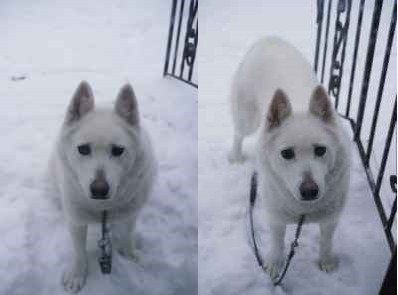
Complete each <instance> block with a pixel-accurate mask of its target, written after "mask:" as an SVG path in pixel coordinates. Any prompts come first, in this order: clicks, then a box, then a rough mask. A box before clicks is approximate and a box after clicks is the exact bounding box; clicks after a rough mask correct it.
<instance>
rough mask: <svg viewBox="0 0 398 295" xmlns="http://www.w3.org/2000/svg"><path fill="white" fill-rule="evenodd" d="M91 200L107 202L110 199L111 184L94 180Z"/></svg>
mask: <svg viewBox="0 0 398 295" xmlns="http://www.w3.org/2000/svg"><path fill="white" fill-rule="evenodd" d="M90 191H91V198H93V199H97V200H106V199H108V198H109V195H108V193H109V184H108V183H107V182H106V181H105V180H99V179H96V180H94V181H93V182H92V183H91V185H90Z"/></svg>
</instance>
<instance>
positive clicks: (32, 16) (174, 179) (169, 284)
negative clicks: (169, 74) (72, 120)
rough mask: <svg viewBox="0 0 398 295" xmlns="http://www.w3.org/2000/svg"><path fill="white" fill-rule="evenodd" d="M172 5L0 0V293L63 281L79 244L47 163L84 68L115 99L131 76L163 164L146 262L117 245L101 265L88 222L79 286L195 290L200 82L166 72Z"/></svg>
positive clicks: (36, 290) (44, 289) (98, 290)
mask: <svg viewBox="0 0 398 295" xmlns="http://www.w3.org/2000/svg"><path fill="white" fill-rule="evenodd" d="M169 15H170V3H169V1H127V0H117V1H112V4H110V2H109V1H91V0H90V1H77V0H71V1H52V0H51V1H50V0H41V1H23V0H18V1H1V4H0V19H1V20H0V35H1V36H2V37H1V42H0V97H1V101H2V107H1V108H0V118H1V119H0V122H1V125H0V128H1V133H2V145H1V152H0V163H1V166H0V183H1V186H0V232H1V233H2V234H1V243H0V265H1V268H0V278H1V279H0V281H1V283H0V294H10V295H13V294H21V295H24V294H49V295H53V294H65V293H66V292H64V291H63V289H62V286H61V274H62V272H63V270H64V267H65V266H66V263H67V262H68V260H70V257H71V246H70V241H69V237H68V234H67V232H66V228H65V224H64V219H63V216H62V212H61V211H59V210H58V209H57V208H55V207H54V206H53V203H52V202H51V199H52V198H53V197H54V196H53V195H51V193H52V191H51V190H49V188H48V180H47V178H46V170H47V163H48V159H49V155H50V152H51V150H52V147H53V144H54V140H55V137H56V134H57V132H58V130H59V127H60V124H61V122H62V120H63V116H64V113H65V110H66V106H67V105H68V103H69V100H70V98H71V95H72V93H73V91H74V90H75V88H76V87H77V85H78V83H79V82H80V81H81V80H82V79H85V80H87V81H89V82H90V83H91V85H92V87H93V89H94V94H95V96H96V99H97V102H99V103H98V104H100V105H105V106H108V107H112V105H113V101H114V99H115V98H116V94H117V92H118V90H119V88H120V87H121V85H122V84H123V83H125V82H127V81H130V82H131V83H132V85H133V87H134V88H135V91H136V94H137V97H138V101H139V107H140V112H141V116H142V122H143V124H144V126H145V127H146V128H147V130H148V132H149V133H150V135H151V138H152V142H153V145H154V149H155V153H156V157H157V159H158V166H159V170H158V180H157V183H156V186H155V188H154V192H153V194H152V196H151V199H150V201H149V203H148V205H147V206H146V207H145V209H144V210H143V212H142V214H141V215H140V218H139V220H138V224H137V237H138V241H137V242H138V249H139V252H138V254H139V256H140V258H141V260H140V262H139V263H138V264H134V263H132V262H129V261H126V260H125V259H123V258H122V257H121V256H119V255H118V254H116V253H115V254H114V257H113V259H114V261H113V271H112V274H111V275H109V276H105V275H102V274H101V273H100V270H99V266H98V263H97V255H96V250H97V249H96V243H97V240H98V238H99V227H96V226H93V227H91V228H90V230H89V238H88V253H89V275H88V279H87V283H86V286H85V287H84V288H83V289H82V291H81V293H80V294H162V295H167V294H170V295H171V294H183V295H185V294H195V293H196V290H197V101H196V97H197V90H196V89H194V88H192V87H190V86H187V85H185V84H183V83H181V82H178V81H176V80H171V79H163V78H162V77H161V73H162V69H163V68H162V66H163V60H164V54H165V45H166V38H167V28H168V21H169ZM21 76H25V77H26V79H24V80H20V81H12V80H11V77H21Z"/></svg>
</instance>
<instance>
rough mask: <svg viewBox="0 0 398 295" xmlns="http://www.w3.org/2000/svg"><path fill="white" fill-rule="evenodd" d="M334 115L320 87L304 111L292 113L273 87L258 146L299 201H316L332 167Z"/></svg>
mask: <svg viewBox="0 0 398 295" xmlns="http://www.w3.org/2000/svg"><path fill="white" fill-rule="evenodd" d="M335 127H336V117H335V112H334V110H333V107H332V105H331V103H330V100H329V97H328V95H327V93H326V92H325V90H324V89H323V87H321V86H318V87H316V88H315V90H314V91H313V93H312V96H311V98H310V103H309V109H308V113H307V114H305V113H304V114H297V115H293V112H292V108H291V105H290V102H289V98H288V97H287V95H286V94H285V93H284V92H283V91H282V90H277V91H276V92H275V94H274V97H273V99H272V101H271V104H270V107H269V110H268V113H267V118H266V124H265V130H264V132H265V135H266V136H267V140H265V141H263V142H266V145H267V146H263V147H260V148H261V151H260V153H261V154H262V155H260V156H261V157H266V159H267V161H268V163H269V165H270V168H271V169H272V172H273V173H274V174H276V176H277V177H278V179H280V181H282V182H283V183H284V186H285V187H287V189H288V190H289V192H290V194H291V195H292V196H293V197H294V198H295V199H297V200H298V201H300V202H315V201H317V200H320V199H321V198H322V197H323V196H324V194H325V191H326V186H327V181H328V179H327V177H328V175H329V174H330V172H331V171H332V169H333V167H334V166H335V161H336V158H337V157H336V156H337V155H336V153H337V150H338V149H337V148H336V145H338V138H337V133H336V131H335V129H336V128H335Z"/></svg>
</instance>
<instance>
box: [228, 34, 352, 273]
mask: <svg viewBox="0 0 398 295" xmlns="http://www.w3.org/2000/svg"><path fill="white" fill-rule="evenodd" d="M231 104H232V115H233V122H234V132H235V134H234V141H233V148H232V151H231V153H230V155H229V159H230V161H242V160H243V159H244V156H243V154H242V141H243V138H244V137H245V136H247V135H249V134H251V133H253V132H254V131H255V130H256V129H257V128H258V127H259V126H261V129H260V135H259V140H258V146H257V147H258V148H257V151H256V156H257V163H258V173H259V194H260V195H261V197H262V198H263V199H264V201H265V202H264V204H265V209H266V213H267V214H266V215H267V219H268V223H269V226H270V229H271V242H270V243H271V245H270V246H271V250H270V253H269V255H268V257H267V261H266V267H265V269H266V271H267V272H268V273H269V274H270V275H271V277H272V278H275V277H276V276H278V273H279V271H280V267H281V265H282V264H283V260H284V236H285V230H286V225H287V224H289V223H297V221H298V219H299V216H300V215H301V214H305V215H306V221H308V222H317V223H319V224H320V231H321V240H320V258H319V266H320V268H321V269H322V270H324V271H327V272H328V271H331V270H333V269H335V267H336V266H337V259H336V257H335V256H334V255H333V253H332V238H333V234H334V231H335V228H336V225H337V222H338V217H339V215H340V212H341V211H342V209H343V206H344V203H345V199H346V195H347V190H348V184H349V164H350V141H349V138H348V137H347V135H346V134H345V132H344V131H343V129H342V127H341V126H340V122H339V117H338V116H337V114H336V113H335V111H334V109H333V107H332V105H331V103H330V100H329V97H328V95H327V93H326V92H325V90H324V89H323V87H322V86H320V85H319V84H318V82H317V79H316V76H315V74H314V73H313V71H312V68H311V66H310V64H309V63H308V62H307V61H306V60H305V59H304V57H303V56H302V55H301V54H300V53H299V52H298V51H297V50H296V49H295V48H294V47H293V46H292V45H290V44H288V43H286V42H284V41H282V40H280V39H278V38H275V37H273V38H265V39H261V40H259V41H258V42H257V43H255V44H254V45H253V46H252V48H251V49H250V50H249V52H248V53H247V54H246V56H245V57H244V59H243V61H242V63H241V64H240V66H239V68H238V71H237V73H236V75H235V79H234V81H233V86H232V93H231Z"/></svg>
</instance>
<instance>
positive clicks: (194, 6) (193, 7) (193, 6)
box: [180, 0, 198, 81]
mask: <svg viewBox="0 0 398 295" xmlns="http://www.w3.org/2000/svg"><path fill="white" fill-rule="evenodd" d="M197 13H198V1H197V0H196V1H195V0H191V2H190V3H189V16H188V21H187V29H186V31H185V42H184V44H185V47H184V52H183V61H184V62H182V63H181V70H180V78H182V73H183V72H184V67H185V62H186V63H187V64H188V65H192V64H193V63H194V62H195V57H196V45H197V42H194V43H193V44H192V43H190V42H189V38H194V39H196V40H197V38H198V35H197V34H198V30H196V31H195V30H194V29H193V26H194V21H195V15H197ZM196 27H198V23H197V22H196ZM192 34H194V35H192ZM190 46H194V48H190ZM190 51H192V52H193V53H192V55H190V54H191V52H190ZM189 58H191V60H189ZM192 71H193V67H192V66H191V67H190V69H189V72H188V80H189V81H191V79H192Z"/></svg>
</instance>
